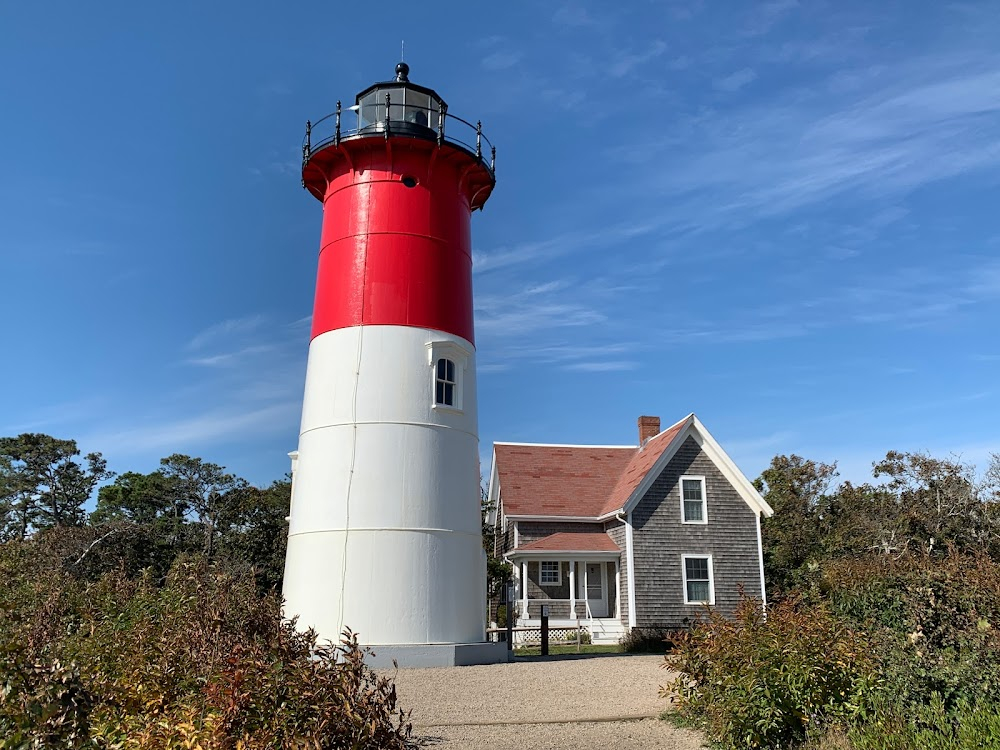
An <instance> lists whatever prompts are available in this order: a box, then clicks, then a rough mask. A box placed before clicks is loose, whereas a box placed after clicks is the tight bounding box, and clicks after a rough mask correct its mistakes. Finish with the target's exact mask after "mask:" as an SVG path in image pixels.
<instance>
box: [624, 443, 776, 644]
mask: <svg viewBox="0 0 1000 750" xmlns="http://www.w3.org/2000/svg"><path fill="white" fill-rule="evenodd" d="M685 474H694V475H698V476H704V477H705V489H706V496H707V500H708V524H706V525H697V524H684V523H682V522H681V510H680V502H681V501H680V490H679V487H678V484H679V481H678V480H679V479H680V477H681V476H683V475H685ZM632 525H633V560H634V562H635V614H636V626H637V627H640V628H681V627H686V626H688V625H689V624H690V623H691V621H692V620H694V619H695V618H696V617H697V616H698V615H699V614H700V613H701V612H702V611H703V609H702V607H701V606H700V605H693V604H692V605H686V604H684V590H683V579H682V575H681V555H682V554H706V555H708V554H710V555H712V566H713V574H714V583H715V606H716V608H717V609H718V610H720V611H721V612H723V613H725V614H732V612H733V611H734V610H735V607H736V604H737V602H738V601H739V588H740V586H742V587H743V589H744V590H745V592H746V593H747V595H748V596H756V597H759V596H760V563H759V560H758V551H757V525H756V518H755V513H754V512H753V511H752V510H751V509H750V507H749V506H748V505H747V504H746V502H745V501H744V500H743V498H742V497H740V495H739V493H738V492H737V491H736V489H735V488H734V487H733V486H732V485H731V484H730V482H729V480H728V479H726V478H725V476H723V474H722V472H721V471H719V469H718V468H717V467H716V466H715V464H714V463H713V462H712V460H711V459H710V458H709V457H708V456H707V455H706V454H705V453H704V451H702V450H701V448H700V447H699V446H698V444H697V443H696V442H695V441H694V439H692V438H688V439H687V440H686V441H685V442H684V444H683V445H682V446H681V447H680V449H678V451H677V453H676V454H675V455H674V456H673V458H672V459H671V460H670V462H669V463H668V464H667V466H666V468H664V470H663V472H662V473H661V474H660V476H658V477H657V478H656V479H655V480H654V482H653V484H652V485H651V486H650V488H649V490H648V491H647V492H646V494H645V495H644V496H643V497H642V499H641V500H640V501H639V503H638V504H637V505H636V506H635V508H634V509H633V511H632ZM622 537H623V539H622V542H621V546H622V547H623V548H624V546H625V545H624V533H622ZM623 557H624V555H623ZM627 581H628V579H627V577H626V574H625V561H624V560H623V563H622V588H623V589H625V588H626V587H627V585H628V583H627ZM623 593H626V592H623ZM626 595H627V593H626ZM627 611H628V605H627V600H625V603H624V604H623V606H622V612H623V614H624V615H625V616H624V617H623V619H624V621H625V622H627V621H628V618H627Z"/></svg>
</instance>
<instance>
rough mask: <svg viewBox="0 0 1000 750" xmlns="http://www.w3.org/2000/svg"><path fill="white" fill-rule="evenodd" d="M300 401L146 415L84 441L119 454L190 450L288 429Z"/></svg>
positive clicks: (299, 407) (292, 422)
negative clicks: (171, 415)
mask: <svg viewBox="0 0 1000 750" xmlns="http://www.w3.org/2000/svg"><path fill="white" fill-rule="evenodd" d="M301 406H302V405H301V403H300V402H298V401H287V402H284V403H278V404H270V405H268V406H264V407H261V408H258V409H250V410H247V409H232V408H230V409H217V410H211V411H206V412H204V413H202V414H198V415H195V416H189V417H181V418H173V419H171V418H161V419H157V418H156V417H155V416H153V417H151V416H148V415H147V416H146V417H145V418H144V419H143V420H142V422H143V424H142V426H141V427H136V426H134V423H132V424H128V425H122V426H121V428H120V429H113V428H112V429H107V428H106V430H105V431H102V432H99V433H93V434H90V435H85V436H84V437H83V438H82V439H81V441H80V442H81V443H85V444H87V445H96V446H100V447H101V450H102V451H104V452H106V453H108V454H114V455H116V456H134V455H136V454H139V453H143V452H147V451H156V450H160V451H167V450H169V451H191V450H196V449H199V448H201V447H203V446H206V445H211V444H213V443H218V442H221V441H226V440H236V441H238V440H240V439H242V438H245V437H246V436H247V435H251V434H252V435H254V437H255V439H256V438H260V437H261V436H266V435H274V434H277V433H281V432H287V431H288V430H289V428H290V427H292V426H294V424H295V422H296V420H297V419H298V417H299V415H300V413H301Z"/></svg>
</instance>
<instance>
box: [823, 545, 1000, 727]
mask: <svg viewBox="0 0 1000 750" xmlns="http://www.w3.org/2000/svg"><path fill="white" fill-rule="evenodd" d="M824 585H825V586H826V587H827V589H828V593H827V595H828V597H829V600H830V603H831V607H832V608H833V609H834V610H835V611H837V612H839V613H841V614H842V615H843V616H844V617H847V618H849V619H850V620H851V621H852V622H854V623H855V624H856V625H857V626H858V627H862V628H865V629H866V630H868V631H869V632H872V633H873V634H874V633H878V638H873V641H874V643H875V646H876V648H877V653H878V655H879V657H880V659H881V661H882V665H883V670H884V674H885V677H886V681H887V689H888V691H889V693H890V694H891V695H893V696H894V697H896V698H898V699H899V700H902V701H905V702H908V703H915V704H918V705H929V704H930V703H931V701H932V700H933V699H934V697H935V696H937V697H939V698H940V699H941V700H942V701H943V704H944V706H945V709H946V710H950V709H951V707H952V706H954V705H956V704H957V703H959V702H960V701H965V702H966V703H968V704H969V705H975V703H976V702H977V701H978V700H979V699H980V698H981V697H982V696H989V695H994V696H995V695H1000V629H998V628H1000V565H998V564H997V563H996V562H994V561H993V560H991V559H990V558H989V557H987V556H985V555H958V554H949V555H947V556H938V557H934V558H931V557H916V556H914V557H910V558H903V559H900V560H891V559H886V558H881V559H879V558H875V559H871V560H863V561H840V562H837V563H835V564H831V565H829V566H828V569H827V571H826V572H825V574H824Z"/></svg>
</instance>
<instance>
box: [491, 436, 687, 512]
mask: <svg viewBox="0 0 1000 750" xmlns="http://www.w3.org/2000/svg"><path fill="white" fill-rule="evenodd" d="M686 424H687V420H684V421H682V422H678V423H677V424H675V425H674V426H673V427H670V428H669V429H666V430H664V431H663V432H661V433H660V434H659V435H657V436H656V437H653V438H650V439H649V440H648V441H647V442H646V445H645V447H644V448H643V449H642V450H641V451H637V452H636V453H635V454H634V455H633V456H632V460H631V461H629V464H628V466H627V467H625V471H623V472H622V473H621V476H619V477H618V483H617V484H616V485H615V488H614V490H613V491H612V492H611V495H610V496H609V497H608V501H607V502H606V503H605V504H604V507H603V508H601V515H604V514H605V513H611V512H612V511H616V510H620V509H621V508H622V506H623V505H625V501H626V500H628V499H629V497H631V496H632V493H633V492H635V488H636V487H638V486H639V483H640V482H641V481H642V478H643V477H644V476H646V475H647V474H648V473H649V470H650V469H652V468H653V464H655V463H656V461H657V459H659V458H660V456H662V455H663V451H665V450H666V449H667V446H668V445H670V443H672V442H673V440H674V438H675V437H677V433H678V432H680V431H681V430H682V429H683V428H684V425H686ZM500 486H501V487H502V486H503V485H500Z"/></svg>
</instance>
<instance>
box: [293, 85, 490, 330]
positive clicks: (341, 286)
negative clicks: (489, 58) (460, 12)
mask: <svg viewBox="0 0 1000 750" xmlns="http://www.w3.org/2000/svg"><path fill="white" fill-rule="evenodd" d="M382 85H383V84H379V85H378V86H382ZM384 85H385V86H395V87H396V88H394V89H393V91H394V92H396V93H397V95H400V94H399V91H404V90H405V92H404V93H403V94H402V95H400V96H401V98H402V97H405V96H408V95H409V93H407V92H409V88H408V87H410V86H412V85H410V84H408V82H406V81H404V82H403V83H402V84H384ZM375 88H377V87H373V89H375ZM412 88H414V89H416V90H417V91H416V93H417V94H418V95H419V96H421V97H423V98H422V99H418V101H420V102H421V105H420V106H419V107H417V108H412V107H410V106H409V105H407V109H405V110H402V111H401V114H403V116H407V113H409V116H410V117H411V123H410V124H409V125H407V123H406V121H405V120H401V121H400V123H399V124H397V125H395V129H394V125H393V122H392V120H391V117H392V113H393V110H394V109H395V105H392V104H389V105H387V106H384V107H383V108H382V109H381V112H382V116H383V117H384V113H385V112H386V111H388V112H389V113H390V122H389V124H388V128H386V124H385V123H384V122H378V121H376V122H374V123H368V124H367V125H366V126H365V127H364V128H360V127H359V129H358V131H355V132H353V133H346V134H342V133H341V131H340V129H339V127H338V129H337V131H336V136H335V137H332V138H329V139H327V140H325V141H321V142H320V144H319V145H318V146H316V147H315V148H313V147H312V146H311V144H310V143H308V142H307V146H306V148H305V149H304V160H303V170H302V179H303V184H304V185H305V187H306V188H307V189H308V190H309V191H310V192H311V193H313V194H314V195H316V196H317V197H321V198H322V200H323V231H322V238H321V241H320V255H319V272H318V276H317V283H316V301H315V306H314V308H313V329H312V335H313V338H315V337H316V336H319V335H320V334H323V333H326V332H327V331H331V330H334V329H337V328H347V327H351V326H358V325H402V326H415V327H420V328H430V329H434V330H438V331H443V332H446V333H450V334H453V335H456V336H461V337H462V338H464V339H466V340H467V341H469V342H470V343H474V334H473V315H472V313H473V310H472V248H471V235H470V223H471V213H472V211H473V209H475V208H481V207H482V205H483V204H484V203H485V202H486V199H487V198H488V197H489V194H490V192H491V190H492V188H493V184H494V179H493V172H492V167H491V163H490V164H488V163H487V162H486V161H485V160H484V159H483V158H482V152H481V149H480V148H478V147H477V148H476V150H475V151H474V150H472V148H470V147H469V146H466V145H465V144H464V143H461V142H454V141H453V140H451V139H446V138H443V137H442V135H441V133H442V132H443V128H441V127H438V128H433V127H427V126H424V125H423V123H424V122H428V121H427V119H423V120H420V121H419V122H413V120H412V116H413V112H416V113H418V114H423V115H424V117H425V118H426V116H427V114H430V115H431V120H430V124H432V125H440V124H441V123H443V122H444V121H445V118H444V117H442V116H441V115H442V114H443V113H444V112H445V107H444V105H443V102H440V103H439V104H438V103H437V102H439V100H438V99H436V94H434V93H433V92H431V91H430V90H429V89H421V88H419V87H412ZM373 89H368V90H367V91H366V92H362V95H359V105H360V103H361V101H362V99H361V97H362V96H364V97H365V100H364V101H368V100H369V99H371V100H372V101H377V100H378V98H377V97H376V98H372V95H371V92H372V90H373ZM428 92H429V93H428ZM376 93H378V94H379V96H381V93H380V92H376ZM429 97H435V98H433V99H430V98H429ZM407 101H408V100H407ZM366 106H368V105H366ZM370 106H372V107H374V105H370ZM372 111H373V112H374V110H372ZM338 121H339V118H338ZM361 122H367V121H362V120H361V118H360V116H359V124H360V123H361ZM386 130H388V133H387V132H386ZM477 136H478V131H476V132H474V134H473V138H474V140H477ZM477 146H478V144H477Z"/></svg>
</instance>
